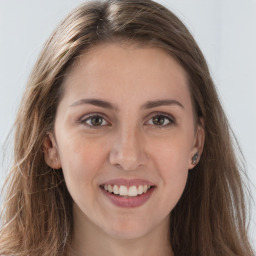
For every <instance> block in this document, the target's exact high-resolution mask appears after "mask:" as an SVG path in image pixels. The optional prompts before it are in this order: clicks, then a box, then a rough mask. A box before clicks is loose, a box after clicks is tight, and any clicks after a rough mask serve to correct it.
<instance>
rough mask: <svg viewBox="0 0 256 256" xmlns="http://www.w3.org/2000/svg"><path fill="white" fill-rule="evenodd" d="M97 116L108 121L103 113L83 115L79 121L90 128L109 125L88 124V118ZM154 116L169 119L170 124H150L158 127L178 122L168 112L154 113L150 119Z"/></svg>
mask: <svg viewBox="0 0 256 256" xmlns="http://www.w3.org/2000/svg"><path fill="white" fill-rule="evenodd" d="M95 117H98V118H102V119H103V120H105V122H107V121H106V119H105V116H104V115H103V114H101V113H91V114H89V115H87V116H83V117H82V118H81V119H80V120H79V123H81V124H83V125H86V126H87V127H89V128H90V129H99V128H101V127H102V126H107V125H106V124H105V125H99V126H94V125H90V124H87V121H88V120H91V121H92V118H95ZM154 117H164V118H165V120H166V119H167V120H168V122H169V123H168V124H165V125H154V124H150V125H153V126H155V127H156V128H160V129H161V128H166V127H168V126H170V125H174V124H176V121H175V119H174V117H173V116H171V115H169V114H167V113H162V112H156V113H154V115H152V116H151V118H150V119H149V120H152V119H153V118H154Z"/></svg>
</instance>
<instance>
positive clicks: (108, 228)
mask: <svg viewBox="0 0 256 256" xmlns="http://www.w3.org/2000/svg"><path fill="white" fill-rule="evenodd" d="M63 86H64V96H63V98H62V100H61V101H60V103H59V106H58V109H57V115H56V120H55V127H54V131H53V132H52V133H50V134H49V137H48V138H47V139H46V142H45V146H46V148H47V150H46V153H45V160H46V162H47V164H48V165H49V166H51V167H52V168H55V169H58V168H62V170H63V173H64V177H65V181H66V184H67V187H68V190H69V192H70V194H71V196H72V198H73V201H74V203H73V206H74V208H73V214H74V234H73V241H72V247H73V249H74V251H73V252H72V253H71V255H92V256H93V255H124V256H125V255H129V256H130V255H135V256H136V255H148V256H150V255H152V256H153V255H154V256H155V255H161V256H164V255H173V254H172V249H171V246H170V244H169V242H168V240H169V233H168V226H169V214H170V212H171V210H172V209H173V208H174V207H175V205H176V203H177V202H178V200H179V198H180V197H181V195H182V192H183V190H184V187H185V184H186V180H187V175H188V172H189V171H192V170H190V169H192V168H193V167H194V165H193V164H192V157H193V155H194V154H195V153H196V152H199V155H201V152H202V148H203V143H204V130H203V128H202V126H201V125H199V124H197V123H195V118H194V115H193V107H192V101H191V96H190V92H189V89H188V84H187V79H186V73H185V71H184V70H183V68H182V67H181V66H180V65H179V64H178V63H177V62H176V61H175V60H174V59H173V58H172V57H170V56H169V55H168V54H167V53H166V52H164V51H163V50H161V49H158V48H152V47H138V46H136V45H128V44H120V43H119V44H114V43H107V44H103V45H99V46H96V47H95V48H93V49H91V50H90V51H89V52H87V53H85V54H83V55H81V56H80V57H79V59H78V60H77V61H76V62H75V64H74V65H73V66H72V68H71V69H70V70H69V72H68V74H67V75H66V77H65V80H64V83H63ZM88 98H97V99H101V100H104V101H107V102H109V103H111V104H113V105H114V108H113V109H108V108H103V107H100V106H95V105H92V104H85V103H83V102H81V100H82V99H88ZM166 99H168V100H174V101H175V102H174V103H172V104H170V105H161V106H155V107H152V106H151V108H143V107H142V106H143V105H144V104H145V103H146V102H148V101H156V100H166ZM91 113H94V114H95V113H97V114H98V115H101V116H102V117H103V118H102V119H100V125H99V126H97V127H95V126H93V125H92V122H91V121H92V119H90V118H89V117H88V114H91ZM159 115H160V116H161V118H160V119H161V120H162V121H163V123H161V124H160V125H159V122H155V121H156V119H154V117H155V118H156V117H158V118H159ZM168 115H169V116H170V117H171V119H168V118H169V117H168ZM158 120H159V119H157V121H158ZM98 121H99V120H98ZM116 178H125V179H135V178H137V179H138V178H139V179H146V180H148V181H150V182H152V183H153V184H155V189H154V191H153V193H152V195H151V197H150V199H149V200H148V201H147V202H146V203H145V204H143V205H142V206H139V207H135V208H122V207H118V206H115V205H113V204H112V203H111V202H110V200H108V198H106V196H104V195H103V193H102V191H101V189H100V188H99V185H100V184H102V183H104V182H105V181H107V180H110V179H116Z"/></svg>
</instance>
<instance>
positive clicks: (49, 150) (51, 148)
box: [43, 132, 61, 169]
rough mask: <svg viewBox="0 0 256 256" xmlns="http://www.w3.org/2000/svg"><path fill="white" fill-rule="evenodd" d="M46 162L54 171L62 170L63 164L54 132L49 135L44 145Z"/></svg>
mask: <svg viewBox="0 0 256 256" xmlns="http://www.w3.org/2000/svg"><path fill="white" fill-rule="evenodd" d="M43 148H44V160H45V162H46V164H47V165H48V166H50V167H51V168H53V169H60V168H61V162H60V158H59V154H58V147H57V143H56V139H55V136H54V134H53V133H52V132H49V133H47V135H46V137H45V139H44V143H43Z"/></svg>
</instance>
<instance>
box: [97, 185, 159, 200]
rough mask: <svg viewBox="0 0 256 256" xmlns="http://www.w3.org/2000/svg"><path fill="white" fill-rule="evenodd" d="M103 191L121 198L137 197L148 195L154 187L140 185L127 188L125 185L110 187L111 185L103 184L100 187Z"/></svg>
mask: <svg viewBox="0 0 256 256" xmlns="http://www.w3.org/2000/svg"><path fill="white" fill-rule="evenodd" d="M100 187H101V189H103V190H105V191H106V192H108V193H110V194H114V195H116V196H119V197H125V198H130V197H137V196H140V195H142V194H145V193H147V192H148V191H149V190H151V189H152V188H153V187H154V186H151V185H138V186H135V185H133V186H125V185H120V186H119V185H110V184H103V185H101V186H100Z"/></svg>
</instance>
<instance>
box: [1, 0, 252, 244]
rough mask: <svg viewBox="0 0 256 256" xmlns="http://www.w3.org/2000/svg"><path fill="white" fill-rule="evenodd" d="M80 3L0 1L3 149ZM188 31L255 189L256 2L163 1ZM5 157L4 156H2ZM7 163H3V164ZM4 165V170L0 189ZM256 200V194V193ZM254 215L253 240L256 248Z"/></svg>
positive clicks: (65, 0)
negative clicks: (31, 81)
mask: <svg viewBox="0 0 256 256" xmlns="http://www.w3.org/2000/svg"><path fill="white" fill-rule="evenodd" d="M81 2H83V1H81V0H44V1H41V0H8V1H7V0H0V117H1V118H0V146H1V151H0V153H1V162H2V159H3V158H4V159H5V160H6V159H8V158H9V156H10V152H9V151H6V150H5V149H4V148H3V147H2V145H3V142H4V140H5V138H6V136H7V134H8V132H9V130H10V128H11V125H12V123H13V121H14V117H15V113H16V110H17V107H18V102H19V100H20V98H21V94H22V91H23V89H24V87H25V84H26V81H27V79H28V75H29V73H30V71H31V68H32V66H33V64H34V62H35V60H36V58H37V56H38V54H39V51H40V50H41V48H42V45H43V43H44V41H45V40H46V39H47V38H48V36H49V35H50V33H51V32H52V30H53V29H54V28H55V27H56V25H57V24H58V23H59V22H60V20H61V19H63V18H64V16H65V15H66V14H67V13H68V12H69V11H70V10H71V9H73V8H74V7H76V6H77V5H78V4H79V3H81ZM157 2H159V3H161V4H164V5H165V6H167V7H169V8H170V9H171V10H172V11H174V12H175V13H176V14H177V15H178V16H179V17H180V18H181V19H182V20H183V22H184V23H185V24H186V25H187V26H188V28H189V29H190V31H191V32H192V34H193V35H194V37H195V39H196V40H197V42H198V44H199V46H200V47H201V49H202V51H203V53H204V54H205V56H206V59H207V61H208V64H209V66H210V70H211V73H212V76H213V79H214V81H215V83H216V85H217V89H218V91H219V94H220V97H221V101H222V103H223V106H224V109H225V110H226V113H227V116H228V118H229V120H230V123H231V126H232V128H233V130H234V132H235V134H236V136H237V138H238V141H239V143H240V146H241V148H242V150H243V153H244V156H245V159H246V163H247V169H248V176H249V178H250V180H251V181H252V184H254V185H255V184H256V99H255V98H256V76H255V73H256V0H243V1H242V0H162V1H160V0H159V1H157ZM3 153H5V155H4V157H2V155H3ZM6 162H8V161H5V163H6ZM5 168H6V164H1V165H0V185H1V182H2V181H3V177H4V170H5ZM252 194H253V197H254V199H256V190H255V188H252ZM255 212H256V210H255V206H254V207H253V213H252V223H251V240H252V241H253V244H254V247H255V248H256V213H255Z"/></svg>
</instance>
